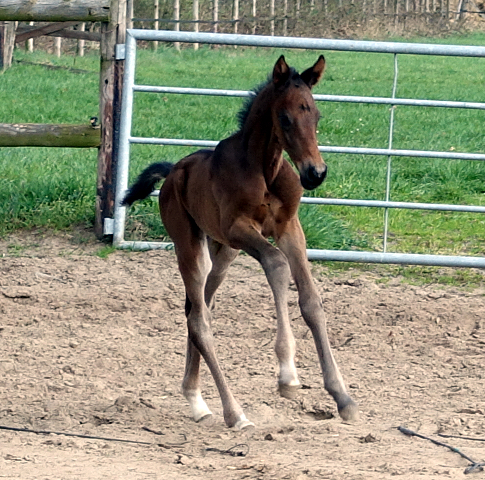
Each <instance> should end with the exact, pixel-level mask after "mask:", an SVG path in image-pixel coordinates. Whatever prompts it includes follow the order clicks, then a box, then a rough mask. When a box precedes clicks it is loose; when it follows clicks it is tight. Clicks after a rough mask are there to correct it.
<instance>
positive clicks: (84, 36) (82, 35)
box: [15, 28, 101, 43]
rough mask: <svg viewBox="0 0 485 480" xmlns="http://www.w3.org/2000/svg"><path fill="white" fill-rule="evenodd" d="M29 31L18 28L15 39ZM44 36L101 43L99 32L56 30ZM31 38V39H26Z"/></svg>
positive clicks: (16, 41) (17, 41)
mask: <svg viewBox="0 0 485 480" xmlns="http://www.w3.org/2000/svg"><path fill="white" fill-rule="evenodd" d="M29 31H30V30H27V29H26V28H18V29H17V37H18V36H20V35H24V34H27V33H28V32H29ZM45 35H47V36H49V37H62V38H74V39H76V40H88V41H90V42H100V41H101V34H100V33H99V32H86V31H83V30H66V29H62V30H57V31H55V32H52V33H46V34H45ZM28 38H32V37H28ZM19 42H20V40H17V38H15V43H19Z"/></svg>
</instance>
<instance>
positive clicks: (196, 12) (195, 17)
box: [192, 0, 199, 50]
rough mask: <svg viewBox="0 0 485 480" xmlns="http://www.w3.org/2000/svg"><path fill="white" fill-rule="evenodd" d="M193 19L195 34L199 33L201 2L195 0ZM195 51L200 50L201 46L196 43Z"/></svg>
mask: <svg viewBox="0 0 485 480" xmlns="http://www.w3.org/2000/svg"><path fill="white" fill-rule="evenodd" d="M192 17H193V20H194V32H198V31H199V0H193V5H192ZM194 50H199V44H198V43H194Z"/></svg>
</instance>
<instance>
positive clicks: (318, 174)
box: [308, 165, 327, 180]
mask: <svg viewBox="0 0 485 480" xmlns="http://www.w3.org/2000/svg"><path fill="white" fill-rule="evenodd" d="M326 176H327V166H326V165H325V166H324V167H323V169H322V170H320V169H319V170H317V169H316V168H315V167H314V166H313V165H312V166H311V167H310V168H309V169H308V178H309V180H323V179H324V178H325V177H326Z"/></svg>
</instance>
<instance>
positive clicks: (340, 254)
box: [106, 30, 485, 268]
mask: <svg viewBox="0 0 485 480" xmlns="http://www.w3.org/2000/svg"><path fill="white" fill-rule="evenodd" d="M137 40H145V41H146V40H148V41H159V42H187V43H205V44H218V45H241V46H256V47H277V48H305V49H313V50H338V51H349V52H373V53H388V54H389V53H391V54H394V84H393V93H392V97H391V98H384V97H357V96H342V95H314V97H315V100H316V101H325V102H351V103H367V104H385V105H391V106H394V105H410V106H423V107H446V108H465V109H466V108H467V109H479V110H485V103H475V102H473V103H472V102H455V101H431V100H415V99H403V98H395V94H396V87H397V80H398V61H397V58H398V57H397V56H398V54H414V55H440V56H459V57H485V47H474V46H457V45H431V44H410V43H392V42H367V41H353V40H325V39H311V38H293V37H267V36H253V35H228V34H213V33H193V32H172V31H155V30H128V31H127V35H126V46H125V52H121V54H124V55H125V78H124V89H123V101H122V119H121V127H120V136H119V138H120V144H119V162H118V166H117V177H116V179H117V180H116V205H115V216H114V222H109V221H108V222H106V225H108V231H106V233H112V234H113V244H114V245H115V246H116V247H119V248H132V249H152V248H167V247H169V246H170V245H171V244H170V243H164V242H143V241H126V240H124V229H125V215H126V209H125V207H122V206H121V205H120V202H121V200H122V199H123V196H124V194H125V192H126V190H127V188H128V167H129V156H130V144H132V143H144V144H155V145H180V146H194V147H215V146H216V145H217V143H218V142H217V141H210V140H179V139H172V138H143V137H133V136H131V124H132V113H133V94H134V92H152V93H165V94H169V93H178V94H188V95H218V96H234V97H248V96H250V95H252V93H251V92H247V91H240V90H216V89H200V88H175V87H157V86H144V85H135V83H134V79H135V65H136V48H137V45H136V42H137ZM393 126H394V109H393V108H391V109H390V128H389V142H388V148H387V149H378V148H353V147H339V146H320V147H319V150H320V151H321V152H324V153H344V154H360V155H384V156H387V159H388V160H387V179H386V200H385V201H375V200H349V199H332V198H302V203H313V204H320V205H322V204H325V205H346V206H361V207H379V208H384V209H385V215H384V242H383V252H382V253H379V252H358V251H341V250H308V251H307V252H308V258H309V259H310V260H334V261H349V262H366V263H395V264H408V265H439V266H450V267H479V268H484V267H485V258H484V257H464V256H451V255H422V254H402V253H387V251H386V250H387V227H388V215H387V213H388V209H389V208H407V209H420V210H441V211H454V212H476V213H485V207H483V206H469V205H444V204H427V203H410V202H391V201H390V191H391V182H390V179H391V175H390V174H391V159H392V157H393V156H400V157H427V158H443V159H454V160H475V161H484V160H485V154H479V153H455V152H435V151H417V150H394V149H393V148H392V140H393ZM107 220H109V219H107ZM110 226H111V228H109V227H110Z"/></svg>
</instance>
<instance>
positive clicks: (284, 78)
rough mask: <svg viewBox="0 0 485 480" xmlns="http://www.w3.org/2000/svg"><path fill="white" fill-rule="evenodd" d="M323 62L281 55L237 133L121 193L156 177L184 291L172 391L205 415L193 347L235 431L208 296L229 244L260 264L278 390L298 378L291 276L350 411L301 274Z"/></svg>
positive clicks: (327, 379) (331, 379) (227, 258)
mask: <svg viewBox="0 0 485 480" xmlns="http://www.w3.org/2000/svg"><path fill="white" fill-rule="evenodd" d="M324 69H325V59H324V57H323V56H320V57H319V59H318V60H317V62H316V63H315V65H313V66H312V67H310V68H308V69H307V70H305V71H304V72H303V73H302V74H301V75H300V74H298V73H297V72H296V71H295V70H294V69H293V68H290V67H289V66H288V64H287V63H286V61H285V59H284V57H283V56H281V57H280V58H279V59H278V61H277V62H276V64H275V66H274V69H273V74H272V76H271V78H270V79H269V80H268V82H267V83H266V84H265V85H264V86H262V87H260V89H259V91H258V92H256V93H257V95H256V96H255V97H254V98H253V99H252V100H251V101H250V102H248V104H247V106H246V109H245V110H244V111H243V112H242V113H241V114H240V116H239V117H240V130H239V131H238V132H237V133H235V134H234V135H232V136H231V137H229V138H226V139H225V140H222V141H221V142H220V143H219V144H218V145H217V146H216V148H215V149H214V150H201V151H198V152H195V153H193V154H191V155H189V156H187V157H185V158H183V159H182V160H180V161H179V162H178V163H177V164H175V165H172V164H170V163H156V164H153V165H151V166H150V167H148V168H147V169H146V170H145V171H143V172H142V173H141V175H140V176H139V178H138V180H137V181H136V183H135V184H134V185H133V186H132V187H131V189H130V190H129V191H128V193H127V195H126V197H125V199H124V201H123V204H124V205H131V204H132V203H133V202H134V201H135V200H138V199H142V198H145V197H146V196H148V195H149V194H150V193H151V192H152V191H153V189H154V186H155V184H156V183H157V182H158V181H160V180H161V179H162V178H165V177H166V180H165V182H164V183H163V186H162V188H161V191H160V197H159V201H160V213H161V217H162V221H163V223H164V225H165V228H166V229H167V232H168V234H169V235H170V237H171V238H172V240H173V242H174V244H175V252H176V254H177V260H178V264H179V269H180V273H181V275H182V278H183V281H184V284H185V289H186V301H185V314H186V316H187V326H188V341H187V357H186V366H185V376H184V380H183V383H182V390H183V394H184V396H185V397H186V399H187V400H188V402H189V404H190V407H191V409H192V414H193V417H194V419H195V421H199V420H201V419H203V418H204V417H206V416H208V415H211V411H210V410H209V408H208V407H207V404H206V403H205V401H204V400H203V399H202V395H201V389H200V379H199V364H200V356H201V355H202V357H203V358H204V360H205V362H206V363H207V365H208V367H209V369H210V371H211V374H212V376H213V377H214V380H215V383H216V385H217V388H218V390H219V394H220V396H221V400H222V406H223V411H224V420H225V422H226V424H227V426H228V427H235V428H237V429H242V428H244V427H247V426H249V425H252V423H251V422H249V420H247V418H246V416H245V415H244V413H243V410H242V409H241V407H240V406H239V404H238V403H237V401H236V400H235V398H234V397H233V395H232V393H231V391H230V389H229V386H228V384H227V382H226V379H225V377H224V375H223V372H222V370H221V368H220V366H219V362H218V360H217V356H216V352H215V348H214V340H213V337H212V333H211V326H210V325H211V313H210V309H211V306H212V303H213V300H214V294H215V292H216V290H217V288H218V287H219V285H220V284H221V282H222V280H223V279H224V277H225V274H226V271H227V268H228V267H229V265H230V264H231V262H232V261H233V260H234V258H235V257H236V256H237V254H238V251H239V250H244V251H245V252H247V253H248V254H249V255H251V256H252V257H254V258H255V259H256V260H258V262H260V264H261V265H262V267H263V270H264V273H265V274H266V277H267V279H268V282H269V285H270V287H271V289H272V291H273V296H274V301H275V304H276V314H277V336H276V345H275V350H276V355H277V357H278V361H279V366H280V372H279V380H278V386H279V392H280V394H281V395H282V396H283V397H287V398H293V397H294V396H295V394H296V390H297V389H298V388H299V386H300V382H299V380H298V376H297V372H296V368H295V362H294V357H295V340H294V337H293V334H292V332H291V328H290V322H289V318H288V305H287V296H288V286H289V281H290V274H291V275H293V279H294V281H295V284H296V287H297V289H298V294H299V305H300V309H301V313H302V315H303V318H304V319H305V322H306V323H307V325H308V326H309V328H310V330H311V332H312V334H313V337H314V340H315V344H316V348H317V352H318V358H319V360H320V365H321V368H322V373H323V379H324V385H325V389H326V390H327V391H328V392H329V393H330V395H332V397H333V398H334V400H335V401H336V403H337V407H338V411H339V413H340V416H341V417H342V418H343V419H344V420H348V421H351V420H355V419H357V418H358V407H357V404H356V403H355V402H354V401H353V400H352V398H351V397H350V396H349V395H348V394H347V392H346V389H345V385H344V382H343V379H342V376H341V375H340V372H339V370H338V367H337V364H336V362H335V360H334V357H333V355H332V352H331V350H330V344H329V341H328V337H327V332H326V322H325V316H324V312H323V308H322V303H321V300H320V298H319V295H318V293H317V291H316V288H315V286H314V283H313V280H312V278H311V274H310V269H309V266H308V261H307V258H306V242H305V237H304V235H303V231H302V228H301V225H300V222H299V220H298V205H299V202H300V197H301V195H302V193H303V188H306V189H308V190H312V189H314V188H316V187H318V186H319V185H320V184H321V183H322V182H323V180H324V179H325V176H326V173H327V167H326V165H325V163H324V162H323V160H322V158H321V156H320V153H319V151H318V146H317V137H316V129H317V122H318V119H319V116H320V114H319V112H318V109H317V108H316V105H315V102H314V100H313V97H312V94H311V88H312V87H313V86H314V85H315V84H317V82H318V81H319V80H320V78H321V77H322V75H323V71H324ZM283 150H285V151H286V152H287V153H288V154H289V156H290V158H291V160H292V162H293V164H294V165H295V167H296V168H297V169H298V172H299V174H300V176H299V178H298V175H297V174H296V173H295V171H294V170H293V168H292V167H291V165H290V164H289V162H288V161H286V160H285V159H284V158H283V155H282V154H283ZM302 186H303V188H302ZM268 237H272V238H273V239H274V241H275V242H276V245H277V247H274V246H273V245H272V244H271V243H270V242H269V241H268V240H267V238H268Z"/></svg>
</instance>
